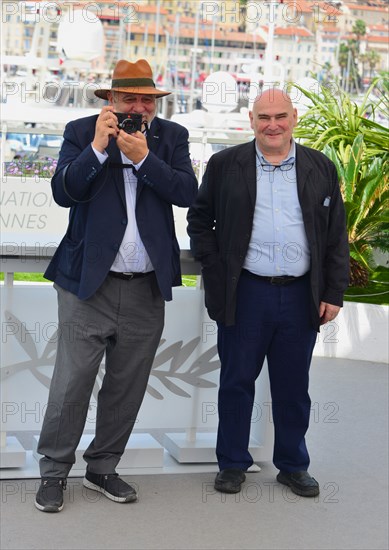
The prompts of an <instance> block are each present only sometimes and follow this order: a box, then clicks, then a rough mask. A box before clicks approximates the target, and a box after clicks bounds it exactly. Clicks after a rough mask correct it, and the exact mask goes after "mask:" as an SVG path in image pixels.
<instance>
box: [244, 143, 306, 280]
mask: <svg viewBox="0 0 389 550" xmlns="http://www.w3.org/2000/svg"><path fill="white" fill-rule="evenodd" d="M255 149H256V161H257V162H256V163H257V198H256V203H255V210H254V220H253V229H252V233H251V239H250V243H249V248H248V251H247V255H246V258H245V262H244V264H243V267H244V268H245V269H247V270H248V271H251V272H252V273H255V274H256V275H264V276H271V277H274V276H275V277H277V276H282V275H293V276H295V277H299V276H301V275H304V273H306V272H307V271H308V270H309V266H310V251H309V246H308V240H307V236H306V233H305V228H304V223H303V216H302V212H301V207H300V202H299V199H298V194H297V179H296V164H295V157H296V145H295V143H294V141H292V144H291V148H290V151H289V154H288V156H287V158H286V159H285V160H283V161H282V163H281V164H283V165H285V164H287V165H291V164H292V168H291V169H290V170H288V171H281V170H280V169H279V168H276V169H275V170H273V171H271V172H267V171H266V168H265V169H264V168H263V166H261V165H270V166H271V163H270V162H269V161H267V160H266V158H265V157H264V156H263V155H262V153H261V151H260V150H259V149H258V147H257V144H256V145H255Z"/></svg>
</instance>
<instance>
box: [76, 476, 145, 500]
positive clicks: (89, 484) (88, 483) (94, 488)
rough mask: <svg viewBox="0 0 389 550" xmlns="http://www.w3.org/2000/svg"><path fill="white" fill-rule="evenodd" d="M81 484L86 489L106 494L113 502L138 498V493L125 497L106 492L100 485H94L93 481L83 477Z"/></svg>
mask: <svg viewBox="0 0 389 550" xmlns="http://www.w3.org/2000/svg"><path fill="white" fill-rule="evenodd" d="M82 484H83V485H84V487H86V488H87V489H91V490H92V491H97V492H98V493H102V494H103V495H104V496H106V497H107V498H109V499H110V500H113V501H114V502H134V501H135V500H137V499H138V495H137V494H136V493H135V494H132V495H128V496H127V497H117V496H115V495H112V494H111V493H108V491H106V490H105V489H103V488H102V487H100V485H96V484H95V483H92V482H91V481H88V480H87V479H86V478H85V477H84V479H83V481H82Z"/></svg>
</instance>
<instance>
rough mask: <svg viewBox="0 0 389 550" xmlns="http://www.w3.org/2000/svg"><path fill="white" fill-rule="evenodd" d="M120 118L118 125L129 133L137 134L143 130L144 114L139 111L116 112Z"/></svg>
mask: <svg viewBox="0 0 389 550" xmlns="http://www.w3.org/2000/svg"><path fill="white" fill-rule="evenodd" d="M115 115H116V116H117V118H118V126H119V128H120V129H121V130H124V131H125V132H126V133H127V134H135V132H138V131H139V132H141V131H142V115H140V114H138V113H115Z"/></svg>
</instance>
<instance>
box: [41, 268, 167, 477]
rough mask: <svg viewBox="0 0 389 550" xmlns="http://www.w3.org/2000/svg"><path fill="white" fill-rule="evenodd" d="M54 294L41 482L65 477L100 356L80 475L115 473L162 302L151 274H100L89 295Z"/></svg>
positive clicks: (141, 390) (156, 337)
mask: <svg viewBox="0 0 389 550" xmlns="http://www.w3.org/2000/svg"><path fill="white" fill-rule="evenodd" d="M54 287H55V288H56V290H57V293H58V320H59V324H58V346H57V356H56V361H55V368H54V372H53V377H52V381H51V386H50V392H49V399H48V406H47V410H46V414H45V418H44V421H43V426H42V431H41V435H40V439H39V443H38V452H39V453H40V454H42V455H44V457H43V458H41V460H40V463H39V465H40V472H41V476H42V477H62V478H65V477H67V475H68V473H69V471H70V469H71V467H72V465H73V464H74V462H75V451H76V448H77V446H78V443H79V441H80V438H81V435H82V432H83V430H84V426H85V423H86V419H87V413H88V407H89V401H90V397H91V394H92V390H93V387H94V384H95V381H96V377H97V374H98V371H99V367H100V364H101V361H102V359H103V356H104V353H105V375H104V378H103V382H102V385H101V388H100V391H99V393H98V399H97V410H96V415H95V416H96V427H95V437H94V439H93V441H92V442H91V444H90V445H89V447H88V449H87V450H86V451H85V453H84V459H85V461H86V462H87V464H88V470H89V471H91V472H94V473H97V474H109V473H113V472H114V471H115V467H116V466H117V464H118V462H119V460H120V457H121V456H122V454H123V452H124V450H125V447H126V444H127V441H128V439H129V437H130V434H131V431H132V429H133V426H134V423H135V420H136V416H137V413H138V411H139V408H140V406H141V403H142V400H143V397H144V394H145V391H146V387H147V382H148V378H149V375H150V371H151V367H152V364H153V360H154V356H155V353H156V350H157V348H158V344H159V342H160V338H161V334H162V330H163V324H164V311H165V302H164V300H163V298H162V296H161V293H160V291H159V288H158V285H157V281H156V277H155V274H154V273H152V274H150V275H149V276H147V277H144V278H136V279H132V280H128V281H127V280H122V279H117V278H113V277H110V276H108V277H107V279H106V280H105V282H104V283H103V285H102V286H101V288H100V289H99V290H98V291H97V292H96V294H95V295H94V296H92V298H90V299H88V300H85V301H84V300H79V299H78V298H77V297H76V296H75V295H74V294H72V293H71V292H68V291H66V290H64V289H63V288H60V287H59V286H58V285H54Z"/></svg>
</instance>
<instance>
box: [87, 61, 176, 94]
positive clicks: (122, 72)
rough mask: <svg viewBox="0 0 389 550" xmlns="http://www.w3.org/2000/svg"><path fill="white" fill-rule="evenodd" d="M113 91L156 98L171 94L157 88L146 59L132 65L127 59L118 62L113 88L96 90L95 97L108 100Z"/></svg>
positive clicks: (114, 73)
mask: <svg viewBox="0 0 389 550" xmlns="http://www.w3.org/2000/svg"><path fill="white" fill-rule="evenodd" d="M111 91H114V92H127V93H130V94H142V95H155V96H156V97H163V96H165V95H169V94H171V92H164V91H163V90H158V89H157V88H156V87H155V84H154V81H153V73H152V71H151V67H150V65H149V64H148V63H147V61H146V59H139V61H136V62H135V63H130V62H129V61H126V60H125V59H121V60H120V61H118V62H117V63H116V66H115V68H114V70H113V75H112V84H111V88H110V89H109V90H104V89H100V90H95V95H97V97H100V98H101V99H107V94H108V92H111Z"/></svg>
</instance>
